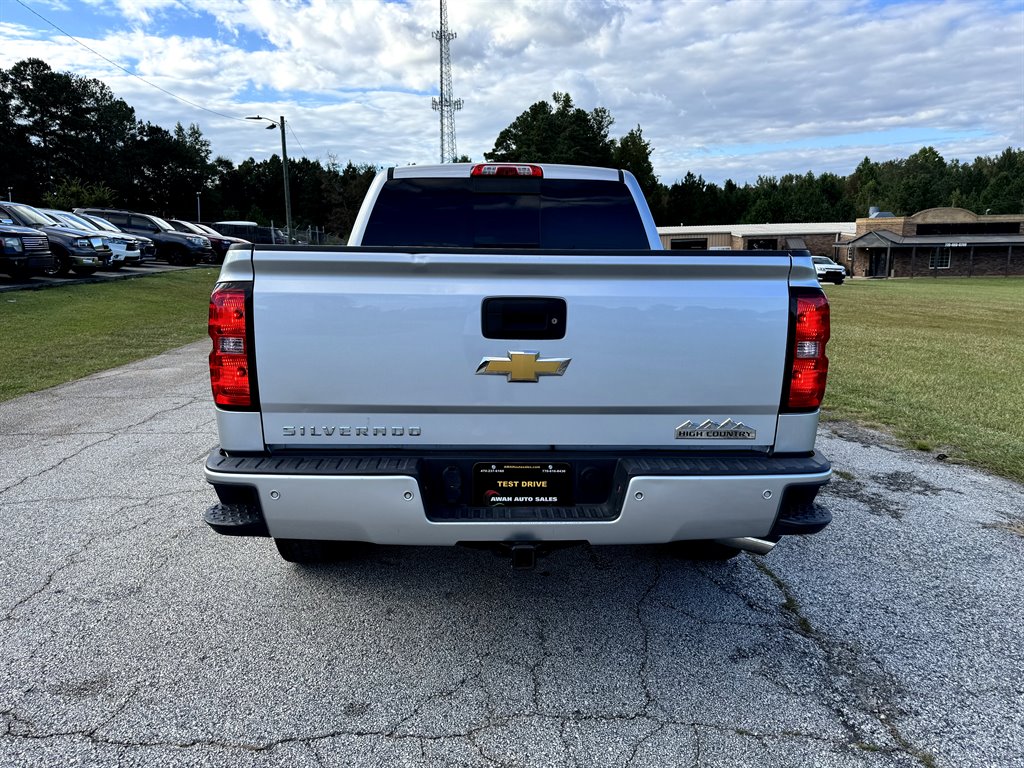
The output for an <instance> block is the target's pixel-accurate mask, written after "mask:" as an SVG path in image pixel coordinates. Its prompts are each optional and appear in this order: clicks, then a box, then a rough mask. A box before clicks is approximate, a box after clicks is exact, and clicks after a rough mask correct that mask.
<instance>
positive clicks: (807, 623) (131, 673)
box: [0, 343, 1024, 768]
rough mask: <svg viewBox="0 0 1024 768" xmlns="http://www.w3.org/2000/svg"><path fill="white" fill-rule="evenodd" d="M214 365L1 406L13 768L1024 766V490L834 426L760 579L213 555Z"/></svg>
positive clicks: (148, 371)
mask: <svg viewBox="0 0 1024 768" xmlns="http://www.w3.org/2000/svg"><path fill="white" fill-rule="evenodd" d="M206 352H207V343H199V344H194V345H190V346H188V347H185V348H183V349H180V350H177V351H174V352H170V353H168V354H165V355H161V356H159V357H156V358H153V359H150V360H145V361H141V362H138V363H134V364H131V365H128V366H125V367H123V368H118V369H115V370H112V371H108V372H105V373H101V374H97V375H95V376H91V377H89V378H87V379H83V380H81V381H77V382H72V383H70V384H66V385H63V386H60V387H57V388H54V389H51V390H47V391H44V392H40V393H36V394H32V395H27V396H25V397H22V398H19V399H17V400H13V401H10V402H7V403H3V404H0V489H2V490H0V531H2V532H3V535H2V538H0V541H2V545H3V549H2V550H0V616H2V617H0V765H2V766H17V767H18V768H21V767H28V766H31V767H35V766H54V767H58V766H60V767H63V766H104V767H106V766H138V767H140V768H141V767H143V766H146V767H147V768H148V767H149V766H172V767H175V766H181V767H182V768H184V767H185V766H190V767H191V766H225V767H226V766H232V767H234V766H258V767H260V768H264V767H266V766H289V767H292V766H313V767H316V768H320V767H323V766H331V767H332V768H333V767H334V766H359V768H365V767H366V766H435V765H437V766H440V765H443V766H459V765H464V766H586V767H587V768H591V767H593V768H603V767H604V766H608V767H611V766H700V767H701V768H711V767H712V766H723V767H725V766H741V765H750V766H857V767H858V768H860V767H863V768H882V767H888V766H894V767H895V766H924V767H925V768H937V767H940V766H942V767H948V768H972V767H974V766H978V767H980V766H1015V765H1024V680H1022V670H1024V601H1022V599H1021V595H1022V594H1024V589H1022V587H1024V538H1022V534H1024V488H1022V487H1021V486H1019V485H1016V484H1014V483H1010V482H1007V481H1004V480H1000V479H997V478H993V477H990V476H987V475H985V474H983V473H980V472H977V471H974V470H971V469H969V468H966V467H962V466H955V465H951V464H949V463H946V462H943V461H940V460H938V459H937V458H936V457H935V456H933V455H929V454H924V453H920V452H914V451H910V450H906V449H903V448H900V447H898V446H896V445H895V444H893V443H891V442H890V441H889V440H888V439H887V438H885V437H884V436H883V435H879V434H877V433H873V432H867V431H864V430H861V429H858V428H855V427H852V426H848V425H834V426H831V427H828V428H823V429H822V431H821V434H820V441H819V447H820V449H821V450H822V452H823V453H825V455H827V456H828V457H829V458H831V459H832V461H833V463H834V467H835V469H836V471H837V473H836V478H835V480H834V481H833V484H832V485H831V486H830V487H829V488H828V490H827V491H826V492H825V493H824V494H823V496H822V500H823V502H824V503H825V504H827V505H828V506H829V508H830V509H831V510H832V513H833V515H834V517H835V522H834V523H833V524H832V526H830V527H829V528H828V529H827V530H826V531H825V532H823V533H822V534H819V535H817V536H813V537H808V538H806V539H787V540H785V541H783V543H782V544H780V545H779V547H777V548H776V550H775V551H774V552H773V553H772V554H770V555H769V556H768V557H766V558H758V557H757V556H752V555H746V554H744V555H742V556H740V557H739V558H737V559H735V560H733V561H730V562H728V563H724V564H694V563H690V562H686V561H682V560H678V559H675V558H673V557H672V556H671V555H670V554H669V553H668V552H666V551H665V550H664V549H663V548H658V547H613V548H594V549H591V548H577V549H571V550H563V551H560V552H556V553H554V554H552V555H550V556H548V557H547V558H545V559H543V560H542V561H541V562H540V564H539V566H538V568H537V569H536V570H534V571H530V572H516V571H512V570H511V569H510V567H509V565H508V561H506V560H501V559H499V558H497V557H495V556H494V555H491V554H490V553H487V552H479V551H472V550H463V549H431V548H413V549H402V548H396V547H382V548H375V549H370V550H368V551H367V552H366V553H365V554H363V555H361V556H358V557H356V558H355V559H353V560H350V561H348V562H345V563H343V564H339V565H331V566H317V567H311V568H309V567H307V568H302V567H297V566H294V565H291V564H288V563H286V562H284V561H283V560H281V559H280V558H279V557H278V555H277V553H276V551H275V550H274V547H273V545H272V543H271V542H270V541H269V540H265V539H264V540H261V539H231V538H226V537H220V536H217V535H216V534H214V533H213V532H211V531H210V530H209V529H208V528H207V527H206V526H205V525H204V524H203V523H202V522H201V514H202V512H203V510H204V509H205V508H206V506H208V505H209V504H211V503H213V501H214V494H213V492H212V490H211V489H210V488H209V487H208V486H207V485H206V484H205V482H204V481H203V479H202V471H201V470H202V465H203V461H204V459H205V456H206V454H207V452H208V451H209V450H210V449H211V448H212V447H213V446H214V444H215V443H216V439H217V438H216V431H215V425H214V419H213V412H212V407H211V405H210V399H209V392H208V382H207V378H206V360H205V356H206Z"/></svg>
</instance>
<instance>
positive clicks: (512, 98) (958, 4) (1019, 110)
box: [0, 0, 1024, 183]
mask: <svg viewBox="0 0 1024 768" xmlns="http://www.w3.org/2000/svg"><path fill="white" fill-rule="evenodd" d="M63 1H64V2H68V4H70V5H74V4H72V3H70V0H63ZM88 1H89V3H90V5H91V6H92V7H93V8H94V9H97V10H98V11H100V12H101V13H102V14H103V16H102V18H103V19H104V20H105V22H106V29H105V31H103V32H102V33H96V32H93V33H92V36H91V37H90V36H88V35H87V34H79V33H78V31H77V30H76V27H75V22H74V20H73V19H74V17H73V16H70V15H67V14H65V15H60V14H59V12H58V11H57V10H46V11H45V12H43V11H41V12H43V13H44V15H48V16H49V15H54V16H58V17H59V19H55V21H59V23H61V25H62V26H64V28H65V29H67V30H68V31H69V32H71V33H72V34H76V36H79V37H82V38H83V40H84V41H85V42H86V43H87V44H88V45H90V46H91V47H94V48H96V50H99V51H102V52H103V53H104V54H105V55H107V56H109V57H110V58H112V59H114V60H115V61H117V62H118V63H119V64H122V65H123V66H125V67H127V68H129V69H131V70H132V71H134V72H136V73H137V74H139V75H141V76H143V77H145V78H146V79H147V80H150V81H152V82H154V83H156V84H158V85H160V86H161V87H163V88H166V89H167V90H169V91H172V92H174V93H176V94H178V95H180V96H181V97H183V98H185V99H188V100H189V101H193V102H196V103H199V104H203V105H206V106H208V107H209V108H210V109H212V110H215V111H217V112H221V113H224V114H226V115H233V116H238V117H241V116H244V115H246V114H252V113H254V112H259V113H261V114H270V115H278V114H284V115H286V117H287V119H288V120H289V122H290V123H291V125H292V127H293V128H294V130H295V133H296V134H297V135H298V137H299V140H300V141H301V142H302V145H303V147H304V148H305V150H306V151H307V152H308V153H309V154H310V155H311V156H314V157H321V158H324V157H326V155H327V153H328V152H331V153H334V154H336V155H337V156H338V157H339V159H341V160H342V161H343V162H344V161H345V160H347V159H349V158H351V159H353V160H355V161H357V162H372V163H393V162H399V163H404V162H417V163H424V162H435V161H436V158H437V153H438V149H437V143H438V116H437V113H435V112H433V111H432V110H431V108H430V95H431V94H432V93H435V92H436V89H437V81H438V47H437V43H436V41H434V40H433V39H432V37H431V33H432V32H433V31H434V30H436V29H437V28H438V26H439V22H438V18H437V2H436V0H409V1H408V2H381V1H380V0H353V1H352V2H340V1H339V0H309V2H299V0H288V1H287V2H281V1H280V0H88ZM5 8H7V9H10V10H5V11H4V14H3V15H2V16H0V66H3V67H8V66H10V65H11V64H13V63H14V62H16V61H18V60H19V59H23V58H26V57H28V56H38V57H40V58H43V59H45V60H47V61H48V62H49V63H50V65H51V66H53V67H54V68H55V69H62V70H72V71H75V72H78V73H80V74H83V75H87V76H92V77H98V78H100V79H102V80H104V81H105V82H107V83H108V84H109V85H110V86H111V87H112V88H113V89H114V91H115V93H117V94H118V95H119V96H121V97H122V98H124V99H125V100H126V101H128V103H129V104H131V105H132V106H134V107H135V108H136V111H137V112H138V114H139V116H140V117H141V118H143V119H146V120H150V121H152V122H156V123H159V124H161V125H165V126H167V127H170V126H172V125H173V123H174V122H175V121H178V120H180V121H181V122H183V123H186V124H187V123H189V122H198V123H199V124H200V125H201V127H202V129H203V132H204V134H205V135H206V136H207V138H209V139H210V140H211V142H212V144H213V148H214V151H215V152H216V153H218V154H222V155H225V156H228V157H231V158H232V159H234V160H236V161H238V160H241V159H243V158H244V157H246V156H248V155H249V154H254V155H256V156H257V157H260V156H263V155H265V154H269V153H270V152H274V151H279V147H277V146H276V144H275V134H274V133H272V132H270V131H265V132H261V131H259V130H255V126H253V125H252V124H242V123H239V122H237V121H235V120H230V119H227V118H221V117H217V116H215V115H211V114H209V113H207V112H202V111H200V110H196V109H194V108H192V107H188V106H187V105H184V104H182V103H181V102H178V101H175V100H174V99H172V98H170V97H168V96H166V95H164V94H162V93H160V92H158V91H155V90H154V89H152V88H150V87H149V86H147V85H145V84H144V83H142V82H140V81H139V80H137V79H135V78H132V77H129V76H128V75H126V74H124V73H123V72H121V71H120V70H118V69H117V68H115V67H112V66H110V65H109V64H107V63H106V62H104V61H103V60H102V59H98V58H96V57H95V56H93V55H92V54H90V53H88V52H87V51H85V50H83V49H82V48H81V47H79V46H78V45H76V44H75V43H73V42H72V41H70V40H68V39H67V38H66V37H63V36H61V35H59V34H58V33H57V32H55V31H54V30H53V29H52V28H49V27H47V26H46V25H44V24H43V23H42V22H40V21H39V20H38V19H37V18H35V17H34V16H32V15H31V14H28V13H25V12H18V9H17V7H16V6H13V5H12V4H6V6H5ZM211 17H212V19H213V23H210V18H211ZM449 21H450V27H451V29H452V30H454V31H455V32H457V34H458V37H457V38H456V39H455V40H454V41H453V42H452V43H451V53H452V69H453V83H454V91H455V94H454V95H455V96H457V97H461V98H463V99H464V100H465V107H464V109H463V111H462V112H459V113H458V114H457V116H456V131H457V137H458V147H459V150H460V152H465V153H467V154H470V155H471V156H473V157H475V158H478V159H479V158H481V157H482V154H483V152H485V151H487V150H489V149H490V147H491V146H492V144H493V141H494V138H495V137H496V136H497V134H498V132H499V131H500V130H501V129H502V128H504V127H505V126H506V125H508V124H509V123H510V122H511V121H512V120H513V119H514V118H515V117H516V116H517V115H518V114H519V113H520V112H522V111H523V110H525V109H526V108H527V107H529V105H530V104H532V103H533V102H535V101H538V100H541V99H547V98H550V95H551V93H552V92H554V91H565V92H568V93H570V94H571V95H572V96H573V98H574V100H575V101H576V103H577V105H579V106H581V107H583V108H585V109H592V108H593V107H595V106H604V107H607V108H608V109H609V110H610V111H611V113H612V114H613V116H614V117H615V119H616V123H615V126H613V129H612V132H613V134H615V135H621V134H622V133H625V132H626V131H627V130H629V129H630V128H632V127H634V126H635V125H637V124H639V125H641V126H642V127H643V130H644V136H645V138H647V139H648V140H649V141H651V143H652V144H653V146H654V147H655V150H656V152H655V155H654V161H655V169H656V171H657V172H658V173H659V174H660V175H661V176H662V178H663V180H665V181H667V182H671V181H673V180H675V179H677V178H681V177H682V176H683V175H684V174H685V173H686V172H687V171H688V170H691V169H692V170H693V171H694V172H698V173H701V174H703V175H704V177H705V178H706V179H709V180H714V181H722V180H724V179H725V178H726V177H732V178H733V179H735V180H737V181H739V182H741V183H742V182H744V181H753V180H754V179H756V177H757V176H758V175H759V174H768V175H781V174H783V173H788V172H798V173H803V172H806V171H807V170H813V171H815V172H824V171H834V172H837V173H841V174H845V173H849V172H850V171H851V170H852V169H853V168H854V167H855V166H856V164H857V163H858V162H859V161H860V160H861V159H863V157H864V156H865V155H868V156H871V157H872V158H874V159H877V160H884V159H889V158H891V157H901V156H906V155H907V154H910V153H911V152H913V151H916V150H917V149H918V148H920V146H922V145H923V144H932V145H934V146H936V148H937V149H938V150H939V151H940V152H941V153H943V154H944V155H945V156H946V157H947V159H952V158H954V157H960V158H964V159H972V158H973V157H974V156H975V155H976V154H994V153H997V152H999V151H1001V150H1002V149H1004V148H1005V147H1006V146H1009V145H1013V146H1022V145H1024V11H1022V8H1021V7H1020V5H1019V4H1018V3H1007V2H1000V1H999V0H991V1H990V2H989V1H986V0H946V1H945V2H938V3H936V2H903V3H888V2H887V3H878V4H875V3H872V2H868V0H833V2H828V3H821V2H811V1H810V0H788V1H779V2H762V1H761V0H732V1H731V2H725V3H710V2H704V1H703V0H702V1H699V2H698V1H694V0H691V1H689V2H672V3H666V2H661V0H636V2H627V1H625V0H623V1H622V2H616V1H614V0H568V1H565V0H562V1H558V0H508V1H506V2H497V0H464V1H459V2H455V1H453V2H452V3H451V4H450V7H449ZM261 153H262V154H261ZM965 153H966V154H965ZM290 154H298V152H297V148H296V149H293V150H292V151H291V152H290Z"/></svg>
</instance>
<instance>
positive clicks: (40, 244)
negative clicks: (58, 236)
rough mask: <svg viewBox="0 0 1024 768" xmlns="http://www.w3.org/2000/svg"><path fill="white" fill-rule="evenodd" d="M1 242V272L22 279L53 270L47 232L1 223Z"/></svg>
mask: <svg viewBox="0 0 1024 768" xmlns="http://www.w3.org/2000/svg"><path fill="white" fill-rule="evenodd" d="M0 218H2V217H0ZM0 242H2V243H3V249H2V250H0V272H3V273H4V274H5V275H10V276H11V277H16V278H18V279H21V278H24V277H31V276H32V275H33V274H38V273H40V272H43V271H45V270H48V269H52V268H53V254H52V253H50V241H49V240H47V239H46V233H45V232H41V231H39V230H38V229H31V228H30V227H20V226H18V225H17V224H5V223H3V222H2V221H0Z"/></svg>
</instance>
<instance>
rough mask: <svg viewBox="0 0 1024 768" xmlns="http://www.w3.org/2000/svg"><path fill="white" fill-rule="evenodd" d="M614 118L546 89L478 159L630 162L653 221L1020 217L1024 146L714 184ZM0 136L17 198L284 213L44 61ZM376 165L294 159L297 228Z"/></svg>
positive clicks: (205, 155)
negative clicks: (943, 210)
mask: <svg viewBox="0 0 1024 768" xmlns="http://www.w3.org/2000/svg"><path fill="white" fill-rule="evenodd" d="M613 124H614V118H613V117H612V115H611V113H610V112H609V111H608V110H607V109H605V108H603V107H597V108H595V109H593V110H591V111H589V112H587V111H585V110H583V109H582V108H580V107H577V106H576V105H575V104H574V103H573V100H572V97H571V96H570V95H569V94H567V93H555V94H553V96H552V100H551V101H550V102H549V101H538V102H536V103H535V104H533V105H531V106H530V107H529V108H528V109H526V110H525V111H524V112H523V113H522V114H520V115H519V116H518V117H517V118H516V119H515V120H513V121H512V123H511V124H510V125H509V126H508V127H506V128H505V129H504V130H502V131H501V132H500V133H499V134H498V136H497V138H496V139H495V142H494V147H493V148H492V149H491V151H489V152H485V153H484V158H485V159H486V160H488V161H533V162H540V163H574V164H580V165H598V166H610V167H618V168H625V169H627V170H629V171H631V172H632V173H633V174H634V175H635V176H636V177H637V180H638V181H639V183H640V186H641V188H642V189H643V191H644V194H645V196H646V197H647V200H648V202H649V203H650V206H651V210H652V212H653V214H654V217H655V221H656V222H657V223H658V224H659V225H677V224H693V225H702V224H731V223H766V222H786V221H808V222H809V221H850V220H852V219H854V218H856V217H857V216H865V215H866V214H867V210H868V207H869V206H873V205H874V206H878V207H880V208H882V209H883V210H888V211H891V212H893V213H895V214H897V215H901V214H912V213H915V212H916V211H919V210H923V209H925V208H933V207H939V206H947V205H951V206H957V207H962V208H968V209H970V210H973V211H975V212H977V213H985V212H986V211H987V212H990V213H1024V150H1020V149H1013V148H1008V149H1006V150H1005V151H1004V152H1002V153H1001V154H1000V155H999V156H998V157H978V158H976V159H975V160H974V161H973V162H971V163H962V162H960V161H958V160H953V161H952V162H946V161H945V160H944V159H943V158H942V156H941V155H940V154H939V153H938V152H936V151H935V149H933V148H932V147H924V148H922V149H921V150H919V151H918V152H916V153H914V154H913V155H911V156H910V157H908V158H906V159H900V160H886V161H882V162H875V161H873V160H871V159H869V158H864V160H863V161H862V162H861V163H860V164H859V165H858V166H857V168H856V170H854V172H853V173H852V174H850V175H849V176H845V177H844V176H838V175H836V174H831V173H823V174H821V175H817V176H816V175H815V174H814V173H812V172H808V173H806V174H803V175H799V174H786V175H784V176H781V177H774V176H761V177H759V178H758V179H757V182H756V183H754V184H749V183H748V184H744V185H742V186H740V185H738V184H736V183H735V182H733V181H731V180H727V181H726V182H725V183H724V184H722V185H721V186H719V185H718V184H715V183H713V182H709V181H705V180H704V179H703V178H702V177H701V176H699V175H694V174H693V173H687V174H686V175H685V177H684V178H682V179H679V180H676V181H675V182H674V183H672V184H671V185H666V184H663V183H661V182H660V181H659V180H658V178H657V176H656V174H655V171H654V166H653V164H652V161H651V155H652V153H653V147H652V146H651V143H650V142H649V141H647V140H646V139H645V138H644V136H643V131H642V129H641V127H640V126H639V125H637V126H636V127H634V128H631V129H630V130H629V131H627V132H626V133H625V134H624V135H622V136H621V137H619V138H614V137H612V135H611V128H612V126H613ZM0 142H2V145H0V146H2V147H3V151H2V152H0V185H7V186H9V187H10V189H11V192H12V194H13V195H14V197H15V198H16V199H17V200H19V201H21V202H27V203H32V204H36V205H38V204H45V205H49V206H52V207H59V208H73V207H77V206H91V207H94V206H102V207H123V208H128V209H132V210H141V211H145V212H148V213H157V214H161V215H165V216H169V217H180V218H188V219H192V218H194V214H195V212H196V207H197V206H196V203H197V200H196V193H197V192H198V193H200V199H199V203H200V206H201V211H202V218H203V219H205V220H208V221H216V220H225V219H246V220H252V221H257V222H259V223H261V224H269V223H270V222H271V221H273V222H274V223H275V224H281V223H283V222H284V199H283V192H282V167H281V158H280V157H279V156H277V155H273V156H271V157H270V158H268V159H265V160H259V161H257V160H255V159H254V158H251V157H250V158H248V159H247V160H244V161H243V162H241V163H239V164H238V165H235V164H234V163H233V162H232V161H231V160H228V159H227V158H224V157H220V156H214V155H213V152H212V149H211V146H210V142H209V140H207V139H206V138H205V137H204V136H203V134H202V131H201V130H200V128H199V126H198V125H196V124H191V125H189V126H188V127H185V126H183V125H182V124H181V123H178V124H176V125H175V126H174V128H173V129H172V130H167V129H166V128H164V127H162V126H158V125H154V124H153V123H150V122H148V121H143V120H139V119H138V118H137V117H136V114H135V110H134V109H133V108H132V107H131V106H129V105H128V104H127V103H126V102H125V101H124V100H122V99H119V98H116V97H115V96H114V95H113V93H112V92H111V90H110V88H109V87H107V86H106V85H105V84H104V83H102V82H101V81H99V80H96V79H93V78H86V77H82V76H80V75H76V74H73V73H68V72H56V71H54V70H53V69H51V68H50V66H49V65H48V64H47V63H46V62H44V61H42V60H40V59H26V60H24V61H20V62H18V63H16V64H14V65H13V66H12V67H11V68H10V69H6V70H4V69H0ZM462 159H465V160H468V159H469V158H462ZM376 171H377V169H376V168H375V167H374V166H371V165H356V164H353V163H352V162H351V161H349V162H347V163H345V164H344V165H342V164H341V162H340V161H339V160H338V159H337V158H336V157H334V156H329V157H328V158H326V159H325V160H320V159H315V160H314V159H309V158H305V157H302V158H291V159H289V163H288V172H289V177H290V188H291V196H292V218H293V224H294V225H295V226H296V228H299V229H305V228H306V227H307V226H314V227H319V228H323V229H325V230H326V231H327V232H331V233H334V234H337V235H340V236H344V235H346V234H347V233H348V231H349V229H350V228H351V225H352V222H353V220H354V219H355V215H356V213H357V212H358V210H359V205H360V203H361V201H362V198H363V195H364V194H365V192H366V189H367V188H368V186H369V184H370V182H371V181H372V179H373V176H374V175H375V173H376ZM5 192H7V190H4V189H2V188H0V194H4V193H5Z"/></svg>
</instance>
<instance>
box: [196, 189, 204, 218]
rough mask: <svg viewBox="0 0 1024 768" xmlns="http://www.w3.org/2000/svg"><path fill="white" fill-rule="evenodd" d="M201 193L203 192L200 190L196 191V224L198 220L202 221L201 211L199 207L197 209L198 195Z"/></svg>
mask: <svg viewBox="0 0 1024 768" xmlns="http://www.w3.org/2000/svg"><path fill="white" fill-rule="evenodd" d="M201 194H203V193H202V192H196V223H197V224H198V223H199V222H200V221H202V220H203V215H202V213H200V209H199V196H200V195H201Z"/></svg>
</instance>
